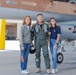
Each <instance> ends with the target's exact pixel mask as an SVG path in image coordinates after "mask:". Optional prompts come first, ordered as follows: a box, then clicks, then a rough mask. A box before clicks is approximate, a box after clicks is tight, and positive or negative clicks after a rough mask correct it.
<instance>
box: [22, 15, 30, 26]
mask: <svg viewBox="0 0 76 75" xmlns="http://www.w3.org/2000/svg"><path fill="white" fill-rule="evenodd" d="M27 17H29V18H30V23H29V26H30V25H31V17H30V16H26V17H25V18H24V20H23V25H24V24H26V22H25V20H26V18H27Z"/></svg>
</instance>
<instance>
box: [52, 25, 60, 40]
mask: <svg viewBox="0 0 76 75" xmlns="http://www.w3.org/2000/svg"><path fill="white" fill-rule="evenodd" d="M50 32H51V37H50V39H55V40H56V39H57V34H61V29H60V27H59V26H56V31H55V28H54V27H51V28H50Z"/></svg>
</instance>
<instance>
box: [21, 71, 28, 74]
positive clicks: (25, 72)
mask: <svg viewBox="0 0 76 75" xmlns="http://www.w3.org/2000/svg"><path fill="white" fill-rule="evenodd" d="M21 73H23V74H29V72H28V71H26V70H23V71H21Z"/></svg>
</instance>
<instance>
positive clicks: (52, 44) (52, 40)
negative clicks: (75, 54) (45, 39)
mask: <svg viewBox="0 0 76 75" xmlns="http://www.w3.org/2000/svg"><path fill="white" fill-rule="evenodd" d="M55 44H56V40H55V39H51V40H50V51H51V54H52V62H53V66H52V68H53V69H56V68H57V51H58V45H57V49H56V50H54V45H55Z"/></svg>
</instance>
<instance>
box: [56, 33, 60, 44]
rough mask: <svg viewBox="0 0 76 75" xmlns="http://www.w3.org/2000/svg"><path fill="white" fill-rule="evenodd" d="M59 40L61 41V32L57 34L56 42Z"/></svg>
mask: <svg viewBox="0 0 76 75" xmlns="http://www.w3.org/2000/svg"><path fill="white" fill-rule="evenodd" d="M59 41H60V34H57V39H56V43H58V42H59Z"/></svg>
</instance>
